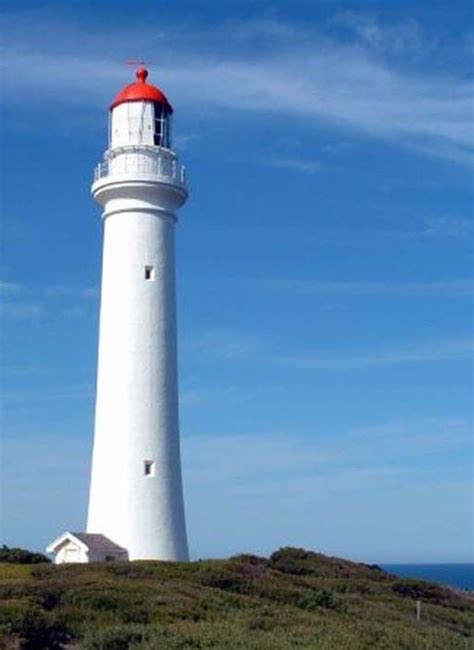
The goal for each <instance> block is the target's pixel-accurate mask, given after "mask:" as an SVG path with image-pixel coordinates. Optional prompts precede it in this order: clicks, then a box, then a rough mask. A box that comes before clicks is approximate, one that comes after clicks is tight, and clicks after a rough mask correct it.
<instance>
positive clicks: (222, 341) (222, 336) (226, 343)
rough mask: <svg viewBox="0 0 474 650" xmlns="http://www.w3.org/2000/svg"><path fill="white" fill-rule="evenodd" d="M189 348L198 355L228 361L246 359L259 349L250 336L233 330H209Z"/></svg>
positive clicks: (253, 338) (253, 337) (258, 344)
mask: <svg viewBox="0 0 474 650" xmlns="http://www.w3.org/2000/svg"><path fill="white" fill-rule="evenodd" d="M191 347H192V348H193V349H195V350H197V351H198V352H199V353H200V354H202V355H204V356H206V357H210V358H212V359H215V360H216V359H217V360H219V361H228V360H231V359H234V360H235V359H246V358H248V357H249V356H252V355H253V354H254V353H256V352H257V351H258V350H259V349H260V347H261V346H260V341H259V340H258V338H257V337H256V336H253V335H251V334H242V333H241V332H237V331H234V330H226V329H219V330H209V331H207V332H204V333H203V334H202V335H201V336H200V337H199V338H198V339H196V340H195V341H193V342H192V344H191Z"/></svg>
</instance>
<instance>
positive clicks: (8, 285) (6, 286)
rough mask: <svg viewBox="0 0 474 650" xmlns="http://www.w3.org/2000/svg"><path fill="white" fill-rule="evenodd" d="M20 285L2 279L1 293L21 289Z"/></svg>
mask: <svg viewBox="0 0 474 650" xmlns="http://www.w3.org/2000/svg"><path fill="white" fill-rule="evenodd" d="M20 288H21V287H20V285H19V284H15V283H14V282H5V281H4V280H0V294H2V293H16V292H17V291H19V290H20Z"/></svg>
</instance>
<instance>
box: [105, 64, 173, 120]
mask: <svg viewBox="0 0 474 650" xmlns="http://www.w3.org/2000/svg"><path fill="white" fill-rule="evenodd" d="M136 75H137V81H135V82H134V83H132V84H128V86H125V88H122V90H121V91H120V92H119V94H118V95H116V97H115V99H114V101H113V102H112V104H111V105H110V110H112V109H113V108H115V107H116V106H118V105H119V104H123V103H124V102H143V101H145V102H157V103H158V104H163V105H164V106H166V108H167V109H168V111H169V112H170V113H172V112H173V108H172V106H171V104H170V103H169V101H168V100H167V99H166V96H165V94H164V93H162V92H161V90H160V89H159V88H157V87H156V86H152V85H151V84H147V82H146V78H147V77H148V70H145V68H138V70H137V72H136Z"/></svg>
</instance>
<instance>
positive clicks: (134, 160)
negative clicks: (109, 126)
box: [94, 147, 186, 189]
mask: <svg viewBox="0 0 474 650" xmlns="http://www.w3.org/2000/svg"><path fill="white" fill-rule="evenodd" d="M134 174H136V175H138V176H143V175H145V176H155V177H156V179H157V180H161V181H163V182H165V183H171V184H173V185H179V186H181V187H183V189H185V188H186V170H185V168H184V167H183V165H181V164H180V163H179V162H178V160H177V159H176V157H175V156H174V155H172V154H169V153H168V152H166V153H165V152H159V153H157V152H156V149H155V148H153V149H152V148H147V149H144V148H143V149H142V148H140V149H137V148H132V147H122V148H121V150H117V149H114V150H110V151H108V152H107V153H106V155H105V160H104V161H103V162H100V163H99V164H98V165H97V167H96V168H95V171H94V181H98V180H100V179H102V178H105V177H107V176H112V175H113V176H116V175H129V176H130V175H134Z"/></svg>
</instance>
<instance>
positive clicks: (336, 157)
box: [0, 0, 474, 562]
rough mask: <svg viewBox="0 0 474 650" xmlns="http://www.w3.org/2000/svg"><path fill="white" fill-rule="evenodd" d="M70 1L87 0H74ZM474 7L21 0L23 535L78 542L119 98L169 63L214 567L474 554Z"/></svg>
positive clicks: (13, 26)
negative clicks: (223, 559)
mask: <svg viewBox="0 0 474 650" xmlns="http://www.w3.org/2000/svg"><path fill="white" fill-rule="evenodd" d="M66 5H67V6H66ZM469 5H470V3H468V2H465V3H464V2H461V1H459V0H458V1H457V2H456V3H455V5H451V6H450V8H449V11H448V9H447V5H446V3H445V2H444V1H443V2H439V1H436V0H434V1H433V0H432V1H430V2H428V1H425V2H415V1H413V2H395V1H393V2H390V3H388V2H387V3H385V2H357V3H355V2H354V3H350V2H318V3H314V2H305V1H300V2H289V1H287V2H272V3H268V2H245V1H244V0H242V1H240V2H238V3H237V2H235V3H234V2H199V3H197V2H179V3H174V4H172V5H170V4H169V3H164V2H150V3H145V2H135V3H133V5H132V4H131V3H129V2H127V3H125V2H120V1H118V0H116V1H114V2H113V3H112V2H110V3H109V2H101V3H97V4H95V5H94V4H92V3H86V2H68V3H57V2H42V3H41V7H40V3H37V2H33V3H31V2H28V1H23V2H22V3H13V2H8V1H7V2H4V3H3V24H4V29H3V30H2V32H3V41H4V43H3V50H4V52H3V57H2V60H3V66H4V70H3V73H2V93H1V95H2V119H1V125H0V126H1V129H2V148H3V155H2V160H1V163H2V196H1V208H2V240H3V246H2V260H1V261H2V272H1V276H0V280H1V283H0V290H1V298H2V303H3V307H2V312H3V316H2V339H3V350H2V396H1V402H2V407H3V409H2V411H3V415H2V432H3V435H2V462H3V464H2V471H1V479H2V496H3V500H2V524H3V533H2V540H3V541H5V542H6V543H8V544H10V545H22V546H27V547H31V548H38V549H41V548H43V547H44V546H45V544H46V543H47V542H49V541H50V540H51V539H52V538H53V537H54V536H55V535H56V534H58V533H60V532H62V531H63V530H64V529H69V530H71V529H76V530H77V529H79V530H80V529H83V527H84V525H85V513H86V505H87V489H88V485H87V484H88V473H89V457H90V448H91V443H92V426H93V408H94V382H95V365H96V344H97V316H98V284H99V277H100V254H101V223H100V217H99V210H98V208H97V207H96V206H95V205H94V204H93V202H92V200H91V198H90V196H89V187H90V182H91V175H92V172H93V168H94V166H95V165H96V163H97V162H98V161H99V159H100V157H101V155H102V152H103V150H104V149H105V146H106V133H107V106H108V103H109V102H110V100H111V98H112V97H113V96H114V94H115V93H116V92H117V91H118V90H119V89H120V88H121V87H122V86H123V85H124V84H126V83H128V82H129V81H130V80H131V78H132V76H133V70H130V69H128V68H127V66H126V65H125V64H124V62H125V61H126V60H127V59H130V58H143V59H145V60H146V61H148V62H149V68H150V81H151V82H152V83H156V84H157V85H159V86H160V87H161V88H162V89H163V90H165V92H166V93H167V95H168V96H169V99H170V101H171V102H172V104H173V105H174V108H175V121H174V136H175V137H174V142H175V148H176V149H177V150H178V151H179V152H180V154H181V156H182V160H183V162H184V164H185V165H186V167H187V170H188V176H189V180H190V189H191V196H190V199H189V201H188V204H187V205H186V207H185V208H184V209H183V210H182V211H181V213H180V220H179V223H178V226H177V265H178V291H179V295H178V309H179V342H180V391H181V421H182V423H181V429H182V450H183V465H184V484H185V499H186V511H187V520H188V532H189V538H190V547H191V553H192V555H193V557H205V556H223V555H227V554H230V553H235V552H240V551H252V552H257V553H268V552H271V551H272V550H274V549H275V548H277V547H279V546H282V545H286V544H291V545H297V546H304V547H307V548H312V549H315V550H320V551H322V552H325V553H329V554H333V555H341V556H345V557H348V558H354V559H358V560H363V561H373V562H417V561H418V562H435V561H439V562H448V561H453V562H454V561H469V560H472V542H473V531H472V519H473V508H472V506H473V504H472V478H473V477H472V466H473V463H472V461H473V443H472V433H471V432H472V397H471V395H472V285H471V276H472V252H473V251H472V234H473V232H472V230H473V225H472V218H473V213H472V205H473V185H472V180H473V176H472V170H473V156H472V151H473V119H472V118H473V102H472V85H473V83H472V59H473V53H474V30H473V15H472V8H470V6H469Z"/></svg>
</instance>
